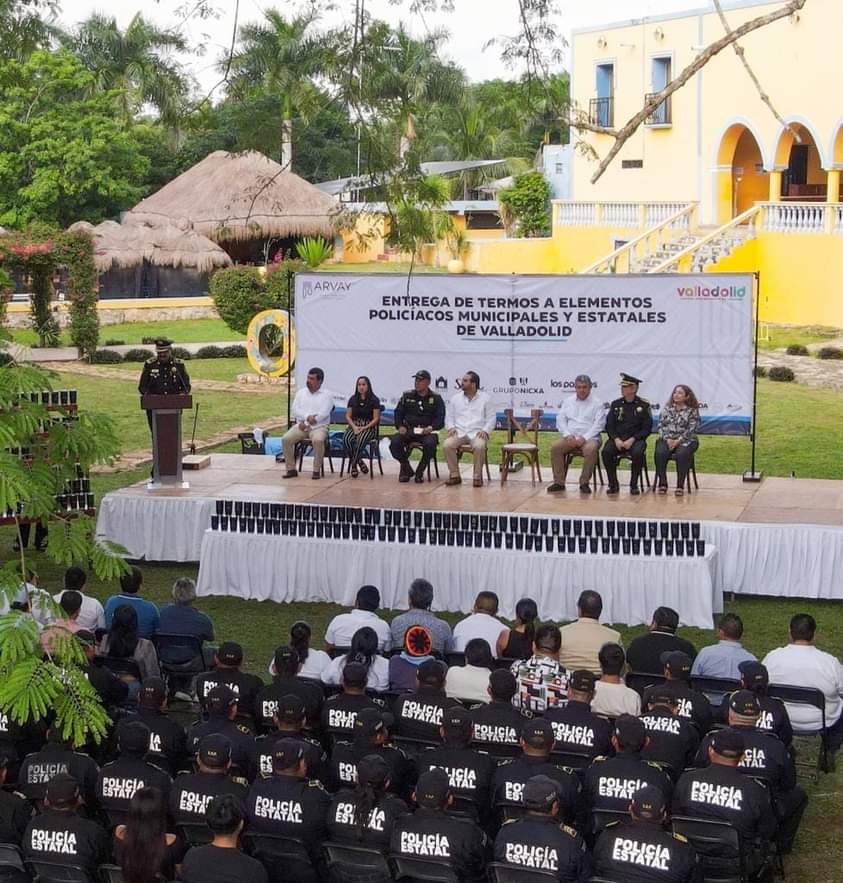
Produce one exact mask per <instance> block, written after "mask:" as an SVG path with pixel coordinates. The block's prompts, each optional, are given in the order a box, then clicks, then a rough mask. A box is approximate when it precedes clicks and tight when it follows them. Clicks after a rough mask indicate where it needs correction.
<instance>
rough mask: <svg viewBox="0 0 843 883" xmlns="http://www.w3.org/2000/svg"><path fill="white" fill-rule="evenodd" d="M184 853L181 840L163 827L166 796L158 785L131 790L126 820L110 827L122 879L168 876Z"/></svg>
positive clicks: (130, 882) (153, 882) (154, 880)
mask: <svg viewBox="0 0 843 883" xmlns="http://www.w3.org/2000/svg"><path fill="white" fill-rule="evenodd" d="M184 853H185V845H184V843H183V842H182V841H181V840H179V838H178V837H177V836H176V835H175V834H171V833H168V831H167V799H166V798H165V797H164V793H163V792H162V791H161V789H160V788H140V789H138V790H137V791H135V794H134V797H132V799H131V801H130V803H129V812H128V815H127V817H126V824H125V825H118V826H117V828H116V829H115V831H114V856H115V858H116V859H117V861H118V863H119V864H120V867H121V868H122V869H123V881H124V883H159V881H163V880H172V879H173V878H174V877H175V876H176V873H177V871H178V870H179V864H180V863H181V860H182V858H183V856H184Z"/></svg>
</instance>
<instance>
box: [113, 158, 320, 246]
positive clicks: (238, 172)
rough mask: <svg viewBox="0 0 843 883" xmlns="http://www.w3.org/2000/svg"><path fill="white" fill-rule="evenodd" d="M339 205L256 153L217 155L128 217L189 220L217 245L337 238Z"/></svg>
mask: <svg viewBox="0 0 843 883" xmlns="http://www.w3.org/2000/svg"><path fill="white" fill-rule="evenodd" d="M337 208H338V207H337V203H336V202H335V201H334V200H333V199H332V198H331V197H330V196H328V195H327V194H325V193H322V192H321V191H320V190H318V189H317V188H316V187H314V186H313V185H312V184H309V183H308V182H307V181H305V180H304V178H300V177H299V176H298V175H294V174H293V173H292V172H289V171H286V170H285V169H283V168H282V167H281V166H280V165H278V163H277V162H274V161H273V160H271V159H269V158H268V157H266V156H264V155H263V154H262V153H258V152H257V151H254V150H249V151H246V152H245V153H227V152H226V151H224V150H217V151H216V152H214V153H211V154H209V155H208V156H206V157H205V159H203V160H202V161H201V162H199V163H197V164H196V165H195V166H193V167H192V168H190V169H188V170H187V171H186V172H184V174H182V175H179V177H178V178H176V179H175V180H174V181H170V183H169V184H166V185H165V186H164V187H162V188H161V189H160V190H159V191H158V192H157V193H153V194H152V196H148V197H147V198H146V199H144V200H143V201H142V202H139V203H138V204H137V205H136V206H135V207H134V208H133V209H132V210H131V212H129V213H128V215H129V216H134V217H136V218H140V219H142V220H145V221H149V222H150V223H159V224H160V223H161V222H162V221H166V220H176V219H186V220H187V221H188V222H189V223H190V224H191V225H192V226H193V229H194V230H197V231H199V232H200V233H204V234H205V235H206V236H208V237H210V238H211V239H213V240H214V241H215V242H223V241H231V240H244V239H258V238H262V237H265V236H280V237H291V236H319V235H322V236H326V237H328V238H329V239H330V238H331V237H332V236H333V225H332V222H331V218H332V216H333V215H334V214H335V213H336V211H337Z"/></svg>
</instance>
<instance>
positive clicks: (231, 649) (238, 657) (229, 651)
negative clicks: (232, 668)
mask: <svg viewBox="0 0 843 883" xmlns="http://www.w3.org/2000/svg"><path fill="white" fill-rule="evenodd" d="M217 659H218V660H219V661H220V662H221V663H222V664H223V665H240V663H241V662H242V661H243V648H242V647H241V646H240V645H239V644H238V643H237V642H236V641H226V642H225V643H223V644H220V648H219V650H217Z"/></svg>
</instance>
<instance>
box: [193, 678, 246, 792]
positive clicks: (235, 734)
mask: <svg viewBox="0 0 843 883" xmlns="http://www.w3.org/2000/svg"><path fill="white" fill-rule="evenodd" d="M207 708H208V720H206V721H198V722H197V723H195V724H194V725H193V726H192V727H191V728H190V730H189V731H188V733H187V751H188V753H189V754H190V755H191V756H193V755H195V754H196V752H197V751H198V750H199V743H200V742H201V740H202V737H203V736H207V735H209V734H210V733H220V734H221V735H223V736H225V737H226V738H227V739H228V741H229V742H231V766H232V769H233V772H232V775H234V776H239V777H242V778H246V777H247V776H248V775H249V770H250V769H251V766H252V759H253V757H254V753H255V739H254V737H253V736H252V734H251V732H250V731H249V728H248V727H246V726H244V725H243V724H238V723H236V722H235V720H234V718H236V717H237V697H236V696H235V695H234V693H233V692H232V691H231V690H229V688H228V687H226V686H222V685H221V686H219V687H214V689H213V690H211V692H210V693H209V694H208V701H207Z"/></svg>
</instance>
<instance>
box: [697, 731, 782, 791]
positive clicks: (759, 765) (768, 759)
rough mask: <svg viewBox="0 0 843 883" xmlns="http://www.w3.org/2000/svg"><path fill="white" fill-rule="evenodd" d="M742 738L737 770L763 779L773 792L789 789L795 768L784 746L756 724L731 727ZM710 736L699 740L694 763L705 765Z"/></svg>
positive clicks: (700, 765) (711, 736)
mask: <svg viewBox="0 0 843 883" xmlns="http://www.w3.org/2000/svg"><path fill="white" fill-rule="evenodd" d="M732 729H734V730H735V731H736V732H738V733H740V734H741V736H742V737H743V740H744V753H743V757H742V758H741V762H740V763H739V764H738V767H737V768H738V771H739V772H741V773H744V774H745V775H747V776H752V778H754V779H763V780H764V781H765V782H767V783H768V784H769V785H770V788H771V789H772V790H773V792H774V793H781V792H783V791H790V790H791V789H792V788H794V787H795V785H796V767H795V765H794V763H793V758H792V757H791V756H790V755H789V754H788V752H787V749H786V748H785V747H784V745H782V743H781V742H780V741H779V740H778V739H777V738H776V737H775V736H774V735H773V734H772V733H769V732H766V731H764V730H759V729H758V728H756V727H732ZM712 739H713V735H709V736H706V737H705V739H703V741H702V743H701V745H700V748H699V751H697V757H696V759H695V761H694V765H695V766H699V767H705V766H708V764H709V760H708V748H709V746H710V745H711V742H712Z"/></svg>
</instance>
